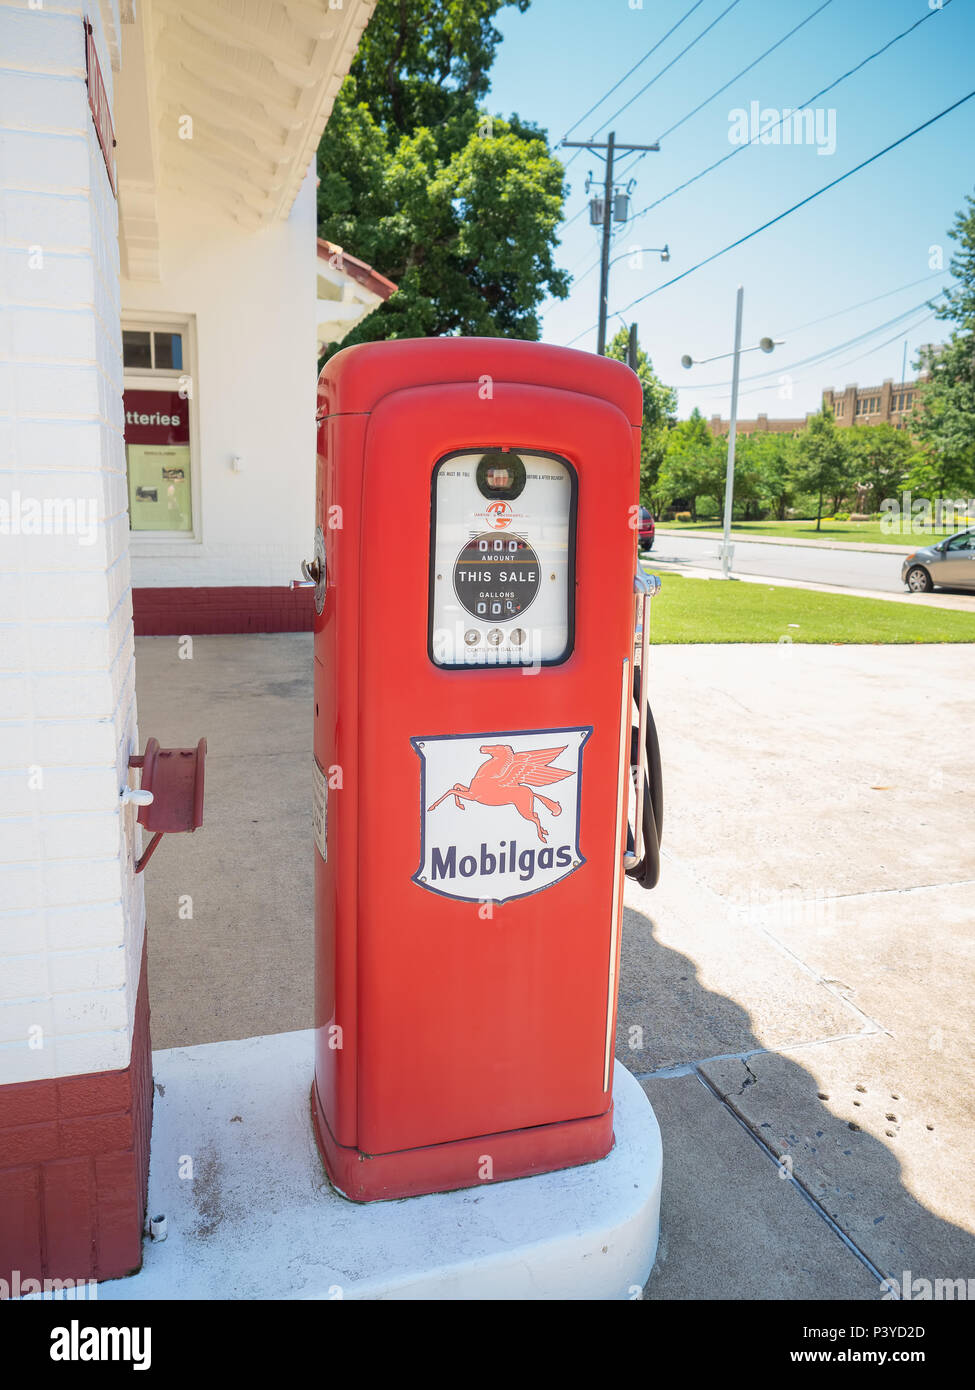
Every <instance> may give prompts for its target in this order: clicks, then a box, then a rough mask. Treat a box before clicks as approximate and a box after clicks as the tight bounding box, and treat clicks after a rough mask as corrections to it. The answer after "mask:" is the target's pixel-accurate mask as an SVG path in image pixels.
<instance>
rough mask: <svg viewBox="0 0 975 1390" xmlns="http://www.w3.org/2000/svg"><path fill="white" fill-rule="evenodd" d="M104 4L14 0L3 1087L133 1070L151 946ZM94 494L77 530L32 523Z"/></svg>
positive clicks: (3, 325) (2, 586) (2, 637)
mask: <svg viewBox="0 0 975 1390" xmlns="http://www.w3.org/2000/svg"><path fill="white" fill-rule="evenodd" d="M105 8H106V12H109V11H112V12H114V24H115V28H116V31H117V28H118V7H117V4H114V3H113V4H111V5H106V7H105ZM101 12H102V11H101V8H100V6H99V5H98V4H94V3H92V4H89V5H88V6H87V7H83V6H82V5H81V4H80V3H75V2H74V0H57V4H56V6H51V5H48V4H45V6H44V7H43V8H39V9H31V8H30V6H29V5H28V4H27V3H11V2H10V0H0V54H2V69H0V142H2V160H3V170H4V174H3V186H2V188H0V226H2V228H3V234H4V245H3V248H2V251H0V298H2V299H3V301H4V303H5V305H6V306H9V308H8V311H7V312H6V313H5V314H4V315H3V318H2V322H0V1083H9V1082H16V1081H27V1080H34V1079H40V1078H43V1077H49V1076H65V1075H72V1074H74V1073H79V1072H89V1071H100V1070H107V1069H113V1068H118V1067H125V1066H127V1065H128V1062H129V1053H130V1047H131V1027H132V1018H133V1012H134V1006H135V996H136V990H137V987H138V976H139V963H140V960H141V953H142V940H143V929H144V919H145V907H144V890H143V885H142V882H141V879H136V878H135V876H134V874H133V872H132V856H133V852H134V851H135V852H137V849H138V846H137V841H138V839H139V836H138V834H137V832H136V830H135V825H134V820H135V813H134V811H133V810H131V809H130V810H126V811H125V812H123V811H122V810H121V808H120V804H119V791H120V789H121V787H122V786H123V785H124V784H125V782H126V780H127V768H128V758H129V754H130V753H131V752H133V751H135V749H136V747H137V744H136V739H137V730H136V709H135V690H134V686H135V666H134V648H133V641H132V604H131V589H130V566H129V558H128V518H127V513H126V485H125V459H124V452H123V444H122V395H121V393H122V360H121V332H120V322H119V312H120V311H119V303H120V296H119V253H118V217H117V207H116V203H115V199H114V197H113V195H112V192H111V188H110V185H109V181H108V176H107V174H106V170H105V165H104V160H103V158H102V153H101V150H100V148H99V146H98V142H97V139H96V136H95V132H94V127H93V124H92V120H91V115H90V112H89V109H88V97H87V89H86V86H85V46H84V31H83V27H82V17H83V14H85V13H87V15H88V17H89V18H90V20H91V22H92V23H93V25H94V27H95V36H96V42H97V45H98V52H99V61H100V64H101V69H102V76H103V79H104V82H105V85H106V88H107V90H108V92H109V96H110V97H111V92H112V87H113V75H112V70H111V64H110V60H109V53H108V49H107V46H106V41H105V35H104V33H103V32H102V28H101V18H100V16H101ZM38 252H39V253H40V255H39V256H38ZM32 259H33V262H34V264H32ZM15 497H16V499H17V503H18V508H17V512H16V520H15V518H14V512H13V509H14V500H15ZM24 499H27V501H28V511H27V512H25V511H24V509H23V503H24ZM77 499H81V500H83V501H84V503H85V504H86V510H85V513H84V515H83V518H82V519H83V521H84V522H85V526H84V527H82V528H81V530H80V532H78V533H75V534H61V535H58V534H50V533H43V534H39V535H38V534H30V533H29V531H28V533H25V529H26V527H29V524H30V523H29V521H28V522H26V527H25V521H26V518H27V517H28V515H29V508H30V507H32V506H34V505H35V504H36V505H37V506H38V507H40V508H41V509H42V510H41V514H42V515H43V504H44V502H45V501H47V502H48V504H51V503H57V504H58V506H59V508H60V515H61V517H62V524H63V519H64V518H65V517H67V516H69V515H70V508H69V506H68V504H69V503H73V502H75V501H76V500H77ZM89 503H90V504H91V506H92V511H91V512H88V511H87V504H89ZM4 504H6V511H4ZM76 515H77V514H76ZM90 520H94V522H95V525H94V527H93V529H92V530H90V531H89V530H88V528H87V523H88V522H89V521H90ZM18 531H19V532H20V533H19V534H17V532H18ZM89 540H90V542H91V543H88V542H89ZM33 766H36V767H38V768H39V769H40V770H41V779H40V785H39V786H37V787H33V788H32V786H31V784H30V782H29V780H28V778H29V769H31V768H32V767H33ZM37 1028H39V1029H41V1030H42V1033H41V1034H40V1036H41V1039H42V1042H43V1045H42V1046H41V1047H31V1046H29V1045H28V1043H29V1039H30V1036H31V1032H30V1030H32V1029H37Z"/></svg>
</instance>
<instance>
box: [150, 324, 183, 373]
mask: <svg viewBox="0 0 975 1390" xmlns="http://www.w3.org/2000/svg"><path fill="white" fill-rule="evenodd" d="M153 336H154V337H155V340H156V366H157V367H158V368H160V369H161V370H162V371H166V372H169V371H174V372H181V371H182V370H183V338H182V335H181V334H179V333H156V334H154V335H153Z"/></svg>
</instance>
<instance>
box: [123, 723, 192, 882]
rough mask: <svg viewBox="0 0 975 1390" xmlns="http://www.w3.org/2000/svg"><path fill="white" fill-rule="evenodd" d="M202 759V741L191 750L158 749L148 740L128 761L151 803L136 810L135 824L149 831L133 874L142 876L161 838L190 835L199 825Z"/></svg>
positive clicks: (157, 745)
mask: <svg viewBox="0 0 975 1390" xmlns="http://www.w3.org/2000/svg"><path fill="white" fill-rule="evenodd" d="M206 755H207V741H206V739H205V738H201V739H200V741H199V743H198V744H197V745H196V747H195V748H160V747H159V740H158V739H155V738H150V739H148V740H147V742H146V751H145V752H144V753H143V754H141V755H139V754H133V755H132V757H131V758H130V759H129V767H139V768H141V769H142V788H141V790H142V791H144V792H150V793H151V801H150V802H149V803H148V804H147V805H140V806H139V815H138V821H139V824H140V825H141V826H142V827H143V828H144V829H145V830H149V831H152V839H151V840H150V841H149V844H148V845H147V847H146V849H145V850H144V851H143V853H142V854H141V855H140V857H139V858H138V859H137V860H136V865H135V871H136V873H137V874H141V873H142V870H143V869H144V868H145V867H146V865H147V864H148V862H149V860H150V859H151V857H152V855H153V853H154V852H155V849H156V846H157V845H158V844H159V841H160V840H161V839H162V837H163V836H164V835H172V834H179V833H181V832H182V831H185V830H188V831H190V833H192V832H193V831H194V830H198V829H199V827H200V826H201V825H202V824H203V768H204V764H205V762H206Z"/></svg>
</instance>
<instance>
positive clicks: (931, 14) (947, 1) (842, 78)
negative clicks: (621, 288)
mask: <svg viewBox="0 0 975 1390" xmlns="http://www.w3.org/2000/svg"><path fill="white" fill-rule="evenodd" d="M951 3H952V0H944V4H943V5H942V6H940V7H939V8H938V9H933V10H927V11H926V12H925V13H924V14H923V15H922V16H921V18H920V19H917V20H915V21H914V23H913V24H910V25H908V27H907V28H906V29H903V30H902V31H901V32H900V33H899V34H895V35H894V37H893V38H892V39H889V40H888V41H887V43H885V44H884V45H883V46H882V47H880V48H878V49H876V50H875V51H874V52H873V53H870V54H868V55H867V57H866V58H864V59H862V61H861V62H859V63H857V64H856V65H855V66H854V67H852V68H849V69H848V70H847V71H846V72H844V73H842V74H841V76H839V77H837V78H836V79H835V80H834V81H833V82H830V83H829V84H828V86H826V87H823V88H822V89H821V90H820V91H818V92H815V93H814V94H813V95H812V96H811V97H808V98H807V99H806V100H805V101H803V102H801V103H800V104H799V106H798V107H795V108H793V109H795V110H800V111H801V110H804V109H805V108H806V107H808V106H811V105H812V103H813V102H814V101H818V100H819V98H820V97H823V96H825V95H826V93H827V92H831V91H832V90H833V89H834V87H838V86H839V85H840V83H841V82H845V81H846V79H847V78H848V77H852V76H853V75H854V73H857V72H859V71H860V69H861V68H864V67H866V65H867V64H868V63H872V62H873V60H874V58H879V57H880V56H881V54H883V53H886V52H887V50H888V48H892V47H893V46H894V44H895V43H899V42H900V40H901V39H903V38H906V37H907V35H908V34H910V33H913V31H914V30H915V29H917V28H918V27H919V26H920V25H921V24H924V23H926V21H927V20H929V19H933V18H934V16H935V15H936V14H940V13H942V12H943V11H944V10H946V9H947V8H948V6H949V5H950V4H951ZM785 119H786V118H785V115H784V114H783V116H782V117H781V118H780V119H779V120H778V121H776V123H775V124H774V125H772V126H770V127H769V130H768V131H763V132H761V133H760V134H759V135H755V136H753V137H752V139H751V140H749V141H748V143H747V144H745V145H736V146H735V148H734V149H733V150H730V151H729V153H728V154H725V155H722V156H721V158H720V159H718V160H715V162H714V163H713V164H709V165H708V166H707V168H706V169H701V170H700V172H699V173H697V174H694V175H693V176H692V177H691V178H689V179H685V180H684V182H683V183H679V184H678V185H677V187H676V188H672V189H671V190H670V192H669V193H664V194H663V195H662V196H661V197H659V198H656V199H654V201H653V202H652V203H648V204H647V206H646V207H645V208H641V209H640V211H639V212H635V213H634V214H633V217H632V218H631V221H633V222H635V221H636V220H637V218H638V217H645V216H646V214H647V213H648V212H652V211H653V209H654V208H658V207H659V206H660V204H661V203H665V202H666V201H667V200H668V198H673V197H674V195H675V194H676V193H682V192H683V191H684V189H685V188H690V186H691V185H692V184H694V183H697V182H698V180H699V179H703V178H704V176H705V175H706V174H710V173H712V172H713V171H714V170H715V169H719V168H720V167H721V165H722V164H726V163H727V162H728V160H729V159H734V157H735V155H736V154H741V153H742V151H743V150H747V149H750V148H751V146H752V145H754V144H755V143H756V141H757V140H759V139H761V138H762V136H763V135H768V134H769V133H770V131H772V130H777V129H778V127H779V126H780V125H782V123H783V121H784V120H785ZM766 143H767V142H766Z"/></svg>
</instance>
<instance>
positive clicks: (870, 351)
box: [680, 314, 934, 396]
mask: <svg viewBox="0 0 975 1390" xmlns="http://www.w3.org/2000/svg"><path fill="white" fill-rule="evenodd" d="M932 318H934V315H933V314H922V315H921V317H920V318H919V319H917V320H916V322H914V323H911V324H907V325H906V326H905V327H902V328H899V329H898V331H897V332H896V333H895V334H894V335H893V337H892V338H887V339H885V341H884V342H882V343H875V344H874V346H873V347H869V348H867V349H866V351H865V352H860V353H857V355H856V357H848V358H847V359H846V361H845V362H837V363H835V367H836V369H837V370H839V369H840V368H841V367H851V366H852V365H853V364H854V362H862V361H863V359H864V358H865V357H872V356H873V355H874V353H875V352H882V351H883V350H884V348H885V347H890V345H891V343H896V342H898V341H899V340H900V339H901V338H902V337H903V335H904V334H905V333H913V332H914V331H915V329H918V328H920V327H921V325H922V324H923V323H927V322H928V320H929V319H932ZM806 375H807V376H808V375H809V373H808V372H807V373H806ZM797 380H799V381H802V380H803V378H802V377H799V378H797ZM680 389H682V390H685V391H686V390H687V387H686V386H685V387H682V388H680ZM771 390H772V384H771V383H770V382H769V383H767V384H766V385H764V386H753V387H751V389H750V390H748V391H742V392H741V393H740V394H741V395H743V396H755V395H758V394H759V393H760V392H762V391H771Z"/></svg>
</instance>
